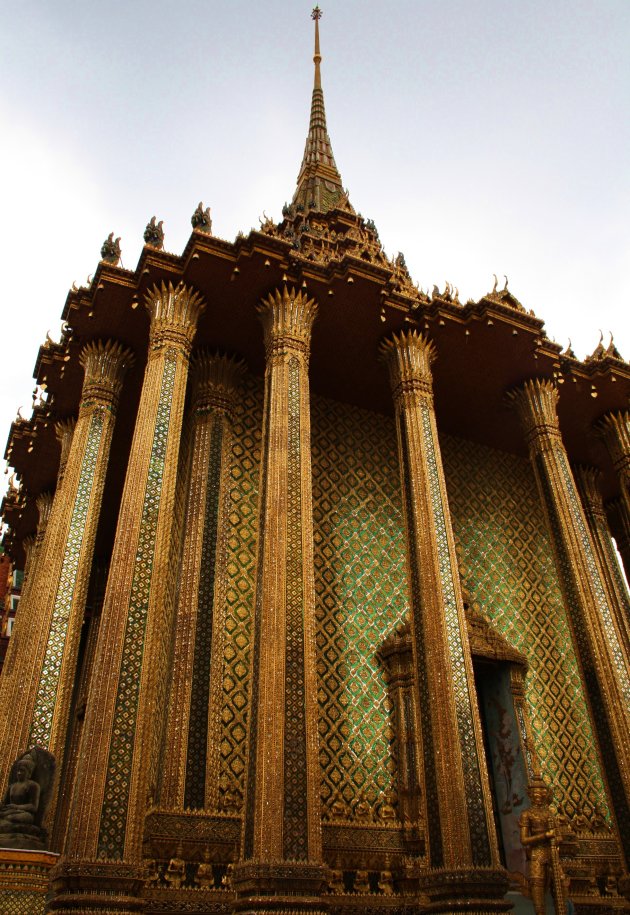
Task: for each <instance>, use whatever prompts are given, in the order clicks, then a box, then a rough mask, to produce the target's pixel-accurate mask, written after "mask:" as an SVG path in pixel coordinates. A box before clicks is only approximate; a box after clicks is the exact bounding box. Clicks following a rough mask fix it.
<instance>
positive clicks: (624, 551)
mask: <svg viewBox="0 0 630 915" xmlns="http://www.w3.org/2000/svg"><path fill="white" fill-rule="evenodd" d="M606 510H607V516H608V520H609V522H610V528H611V531H612V535H613V537H614V538H615V542H616V544H617V549H618V550H619V555H620V556H621V561H622V563H623V568H624V571H625V573H626V581H630V510H629V507H628V505H627V503H626V501H625V499H623V498H622V497H621V496H620V497H619V498H617V499H612V500H611V501H610V502H607V503H606Z"/></svg>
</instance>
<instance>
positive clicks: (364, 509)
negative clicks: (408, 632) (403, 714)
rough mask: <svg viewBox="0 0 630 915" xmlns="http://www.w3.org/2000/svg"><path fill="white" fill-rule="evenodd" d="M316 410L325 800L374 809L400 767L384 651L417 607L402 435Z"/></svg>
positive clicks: (376, 421) (359, 418)
mask: <svg viewBox="0 0 630 915" xmlns="http://www.w3.org/2000/svg"><path fill="white" fill-rule="evenodd" d="M311 414H312V416H311V422H312V431H311V443H312V460H313V520H314V540H315V590H316V613H317V665H318V675H319V678H320V680H319V704H320V717H319V730H320V759H321V765H322V799H323V802H324V804H326V803H329V802H330V799H331V797H332V796H333V794H334V793H335V792H336V791H340V792H341V793H342V795H343V797H344V799H345V801H346V803H347V804H348V805H349V806H350V807H352V805H353V804H354V803H355V802H356V801H357V799H358V797H359V796H360V795H361V794H362V793H364V794H365V798H366V799H367V801H368V802H369V803H370V804H371V805H372V806H374V804H375V802H376V800H377V798H379V796H380V794H381V792H382V791H384V790H387V789H388V788H389V787H390V786H391V784H392V778H393V770H394V761H393V756H392V747H391V742H392V738H393V727H392V725H393V722H392V719H391V707H390V701H389V698H388V696H387V692H386V687H385V682H384V678H383V672H382V669H381V667H380V665H379V662H378V660H377V658H376V652H377V650H378V648H379V646H380V645H381V643H382V642H383V640H384V639H385V637H386V636H387V635H388V634H390V633H391V631H392V629H394V628H395V627H396V626H397V625H398V624H399V623H400V622H401V621H402V620H403V618H404V617H405V614H406V613H407V611H408V599H407V581H406V571H405V542H404V534H403V521H402V511H401V504H400V476H399V471H398V459H397V453H396V451H397V445H396V431H395V427H394V422H393V419H391V418H388V417H384V416H380V415H378V414H374V413H370V412H368V411H365V410H358V409H356V408H355V407H351V406H346V405H343V404H337V403H333V402H331V401H328V400H324V399H322V398H318V397H313V398H312V401H311Z"/></svg>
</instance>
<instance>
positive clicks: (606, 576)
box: [574, 466, 630, 669]
mask: <svg viewBox="0 0 630 915" xmlns="http://www.w3.org/2000/svg"><path fill="white" fill-rule="evenodd" d="M574 473H575V482H576V483H577V487H578V492H579V493H580V496H581V499H582V506H583V508H584V514H585V516H586V520H587V522H588V527H589V531H590V533H591V538H592V540H593V546H594V547H595V553H596V555H597V559H598V561H599V566H600V569H601V573H602V584H603V586H604V588H605V590H606V598H607V600H608V605H609V607H610V609H611V612H612V614H613V618H614V620H615V623H616V625H617V632H618V634H619V640H620V642H621V645H622V647H623V650H624V653H625V658H626V665H627V666H628V667H629V669H630V595H628V588H627V586H626V583H625V581H624V578H623V575H622V573H621V569H620V567H619V560H618V559H617V554H616V552H615V548H614V546H613V542H612V538H611V535H610V528H609V526H608V519H607V517H606V510H605V509H604V500H603V498H602V493H601V490H600V486H599V481H600V477H601V472H600V471H599V470H597V468H595V467H585V466H579V467H574Z"/></svg>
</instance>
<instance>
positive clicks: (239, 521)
mask: <svg viewBox="0 0 630 915" xmlns="http://www.w3.org/2000/svg"><path fill="white" fill-rule="evenodd" d="M262 403H263V386H262V380H261V379H258V378H253V377H251V376H246V377H245V379H244V380H243V384H242V386H241V389H240V392H239V397H238V398H237V399H236V402H235V405H234V420H233V426H232V430H233V439H232V455H231V466H230V471H229V473H230V480H229V487H230V494H229V511H228V518H227V520H228V523H229V531H228V536H227V554H228V555H227V564H226V574H227V587H226V606H225V627H226V628H225V651H224V667H223V710H222V722H223V736H222V741H221V763H220V767H221V771H220V785H221V786H222V788H223V789H225V788H226V787H227V786H228V785H232V786H234V787H235V788H236V789H237V790H238V791H239V792H240V795H241V798H242V796H243V792H244V790H245V766H246V762H247V713H246V709H247V706H248V703H249V696H250V639H251V608H252V607H253V605H254V575H255V569H256V541H257V529H258V485H259V473H260V441H261V428H262Z"/></svg>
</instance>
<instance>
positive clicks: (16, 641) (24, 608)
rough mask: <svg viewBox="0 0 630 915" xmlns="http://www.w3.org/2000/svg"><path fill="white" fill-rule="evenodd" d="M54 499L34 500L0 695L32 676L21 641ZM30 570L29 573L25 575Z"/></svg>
mask: <svg viewBox="0 0 630 915" xmlns="http://www.w3.org/2000/svg"><path fill="white" fill-rule="evenodd" d="M52 502H53V496H52V493H49V492H45V493H41V494H40V495H39V496H37V499H36V500H35V504H36V506H37V511H38V521H37V532H36V534H35V537H34V539H33V543H32V545H31V547H30V549H29V551H28V559H27V566H26V568H25V571H24V583H23V587H22V594H21V595H20V602H19V604H18V609H17V613H16V615H15V622H14V624H13V632H12V633H11V638H10V639H9V645H8V648H7V654H6V657H5V659H4V665H3V667H2V674H1V675H0V696H3V695H10V691H11V690H12V689H15V688H16V686H17V684H21V683H22V681H23V680H24V678H25V677H29V676H30V671H29V668H28V666H27V665H28V663H29V656H28V650H27V651H26V653H23V651H22V642H29V641H30V637H31V616H32V601H31V599H30V592H31V588H32V585H33V581H34V580H35V579H36V570H37V567H38V565H39V557H40V555H41V552H42V544H43V542H44V536H45V534H46V527H47V525H48V518H49V517H50V509H51V507H52ZM27 571H28V575H27V574H26V572H27ZM16 665H19V666H20V670H19V671H16V670H15V667H16ZM9 682H11V683H12V684H13V686H9ZM5 690H6V693H5ZM10 701H13V700H10ZM18 701H19V700H18ZM10 713H12V712H11V710H10V708H9V707H8V706H2V707H1V708H0V740H1V735H2V734H3V733H4V728H5V726H6V722H5V716H8V715H9V714H10ZM0 745H1V744H0ZM10 764H11V760H7V762H6V766H9V765H10ZM8 771H9V770H8V768H6V770H5V768H2V759H0V772H1V773H4V774H3V775H2V777H3V778H6V777H7V774H8Z"/></svg>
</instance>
